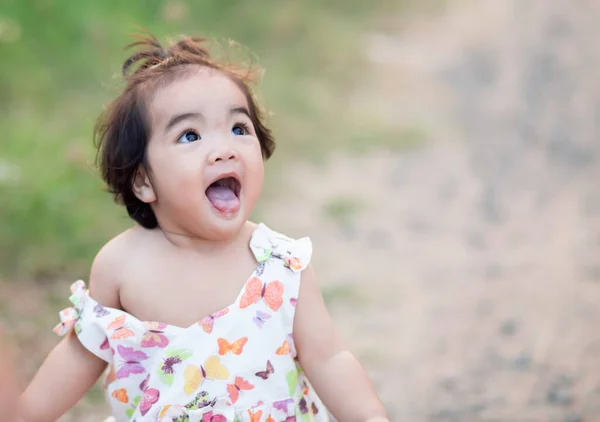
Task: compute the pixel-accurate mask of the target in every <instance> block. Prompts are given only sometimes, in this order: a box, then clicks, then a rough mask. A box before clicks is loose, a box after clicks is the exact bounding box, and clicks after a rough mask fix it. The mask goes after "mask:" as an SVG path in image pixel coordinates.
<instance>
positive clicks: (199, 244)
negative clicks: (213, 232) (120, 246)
mask: <svg viewBox="0 0 600 422" xmlns="http://www.w3.org/2000/svg"><path fill="white" fill-rule="evenodd" d="M255 227H256V225H255V224H254V223H251V222H249V221H246V223H244V225H243V226H242V228H241V229H240V230H239V231H237V232H236V233H235V234H233V235H232V236H230V237H228V238H225V239H222V240H212V239H206V238H203V237H201V236H194V235H190V234H187V233H178V232H175V231H169V230H164V229H161V228H159V229H158V230H160V232H161V233H162V235H163V236H164V238H165V240H166V241H167V242H168V243H170V244H171V245H172V246H174V247H176V248H178V249H183V250H187V251H190V252H198V253H202V254H204V255H211V254H215V255H218V254H221V253H223V252H226V251H229V250H231V249H236V248H237V247H239V245H240V244H244V245H247V244H248V241H249V239H250V236H251V235H252V232H253V231H254V228H255Z"/></svg>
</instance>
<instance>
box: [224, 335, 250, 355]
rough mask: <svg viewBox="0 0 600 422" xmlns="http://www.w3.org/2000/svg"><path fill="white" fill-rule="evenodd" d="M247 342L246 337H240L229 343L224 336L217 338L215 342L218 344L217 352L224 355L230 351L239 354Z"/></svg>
mask: <svg viewBox="0 0 600 422" xmlns="http://www.w3.org/2000/svg"><path fill="white" fill-rule="evenodd" d="M247 342H248V337H242V338H240V339H237V340H236V341H234V342H233V343H229V342H228V341H227V340H225V339H224V338H218V339H217V344H218V345H219V354H220V355H225V354H227V353H228V352H231V353H233V354H236V355H238V356H239V355H241V354H242V352H243V351H244V346H245V345H246V343H247Z"/></svg>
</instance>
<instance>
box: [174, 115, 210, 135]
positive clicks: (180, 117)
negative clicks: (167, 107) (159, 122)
mask: <svg viewBox="0 0 600 422" xmlns="http://www.w3.org/2000/svg"><path fill="white" fill-rule="evenodd" d="M188 119H204V115H203V114H202V113H183V114H176V115H175V116H173V117H171V119H169V122H168V123H167V126H165V133H167V132H168V131H169V129H171V128H172V127H173V126H175V125H176V124H177V123H179V122H181V121H183V120H188Z"/></svg>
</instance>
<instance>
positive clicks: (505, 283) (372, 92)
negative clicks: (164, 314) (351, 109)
mask: <svg viewBox="0 0 600 422" xmlns="http://www.w3.org/2000/svg"><path fill="white" fill-rule="evenodd" d="M411 22H412V21H411ZM598 22H600V4H599V3H598V2H593V1H576V2H568V1H566V0H564V1H559V0H552V1H548V0H520V1H503V2H498V1H474V0H473V1H461V2H456V4H454V5H453V6H451V7H449V8H448V11H447V12H445V13H442V14H440V15H439V16H437V17H434V18H431V17H428V18H427V19H423V21H421V22H418V21H417V22H416V23H411V24H410V25H408V26H407V25H406V23H405V21H403V20H400V19H397V20H395V18H394V17H388V18H387V19H386V20H385V21H382V23H381V27H382V32H381V33H376V34H367V35H366V36H365V54H366V56H367V57H368V59H369V60H370V61H371V62H372V68H373V75H372V79H370V80H369V82H368V83H365V85H364V87H357V89H356V92H355V96H354V98H355V102H356V106H357V107H364V108H365V109H368V110H370V111H371V112H373V111H376V112H377V113H379V114H380V115H381V116H384V117H385V118H387V119H389V120H390V121H391V122H396V123H397V124H398V127H399V130H400V128H402V127H404V126H406V125H414V124H415V122H417V124H419V125H421V126H423V127H424V128H425V129H426V131H427V132H428V133H429V135H430V137H431V138H432V142H430V143H429V144H427V145H426V146H425V147H422V148H419V149H413V150H411V151H409V152H406V153H402V154H400V153H398V154H392V153H390V152H387V151H379V152H377V151H376V152H373V153H372V154H369V155H366V156H365V155H361V156H351V155H347V154H342V153H340V154H338V155H334V156H333V158H332V160H331V162H330V163H328V165H327V166H320V167H316V166H311V165H297V166H294V167H292V168H291V169H290V170H289V171H287V174H286V175H285V181H284V184H285V186H287V189H286V195H285V202H284V201H273V202H272V203H271V204H269V205H268V206H267V207H265V209H268V212H267V214H266V215H265V221H266V222H268V223H269V224H270V225H271V226H273V227H274V228H277V229H279V230H281V231H288V232H290V233H291V234H292V235H302V234H305V233H310V235H311V236H312V238H313V241H314V244H315V250H316V255H315V260H314V263H315V266H316V269H317V271H318V273H319V274H320V279H321V283H322V284H323V288H324V290H325V295H326V297H327V299H328V301H329V303H330V308H331V311H332V313H333V315H334V318H335V319H336V321H337V323H338V324H339V325H340V327H341V329H342V331H343V333H344V335H345V338H346V339H347V341H348V343H349V344H350V347H351V348H352V349H353V350H354V351H355V352H356V353H357V354H358V355H359V356H360V357H361V358H362V360H363V361H364V362H365V365H366V366H367V368H368V370H369V372H370V374H371V375H372V377H373V379H374V380H375V382H376V385H377V388H378V390H379V392H380V393H381V396H382V398H383V399H384V400H385V403H386V406H387V407H388V409H389V410H390V413H391V414H392V419H393V420H397V421H402V420H411V421H468V422H470V421H490V422H491V421H570V422H577V421H579V422H581V421H598V420H600V330H599V329H598V328H594V327H597V325H598V324H599V323H600V255H599V252H600V230H599V229H600V190H599V189H598V186H597V183H598V180H599V179H598V176H600V174H599V167H598V153H599V150H600V143H599V142H598V139H597V137H598V133H599V131H598V129H599V126H600V84H599V83H598V80H600V78H599V77H598V75H600V50H599V49H598V48H597V47H595V41H596V40H598V39H599V38H600V25H599V24H598ZM398 28H401V29H398ZM373 81H376V82H375V83H372V82H373ZM363 88H364V89H363ZM290 192H293V195H290ZM290 198H293V199H291V200H290ZM328 210H329V211H328ZM332 210H333V211H332ZM291 216H293V218H291ZM355 399H357V400H360V398H359V397H356V398H355Z"/></svg>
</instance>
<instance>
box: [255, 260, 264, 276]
mask: <svg viewBox="0 0 600 422" xmlns="http://www.w3.org/2000/svg"><path fill="white" fill-rule="evenodd" d="M265 264H266V261H263V262H261V263H260V264H258V267H256V275H257V276H258V277H260V276H261V275H263V272H264V271H265Z"/></svg>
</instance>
